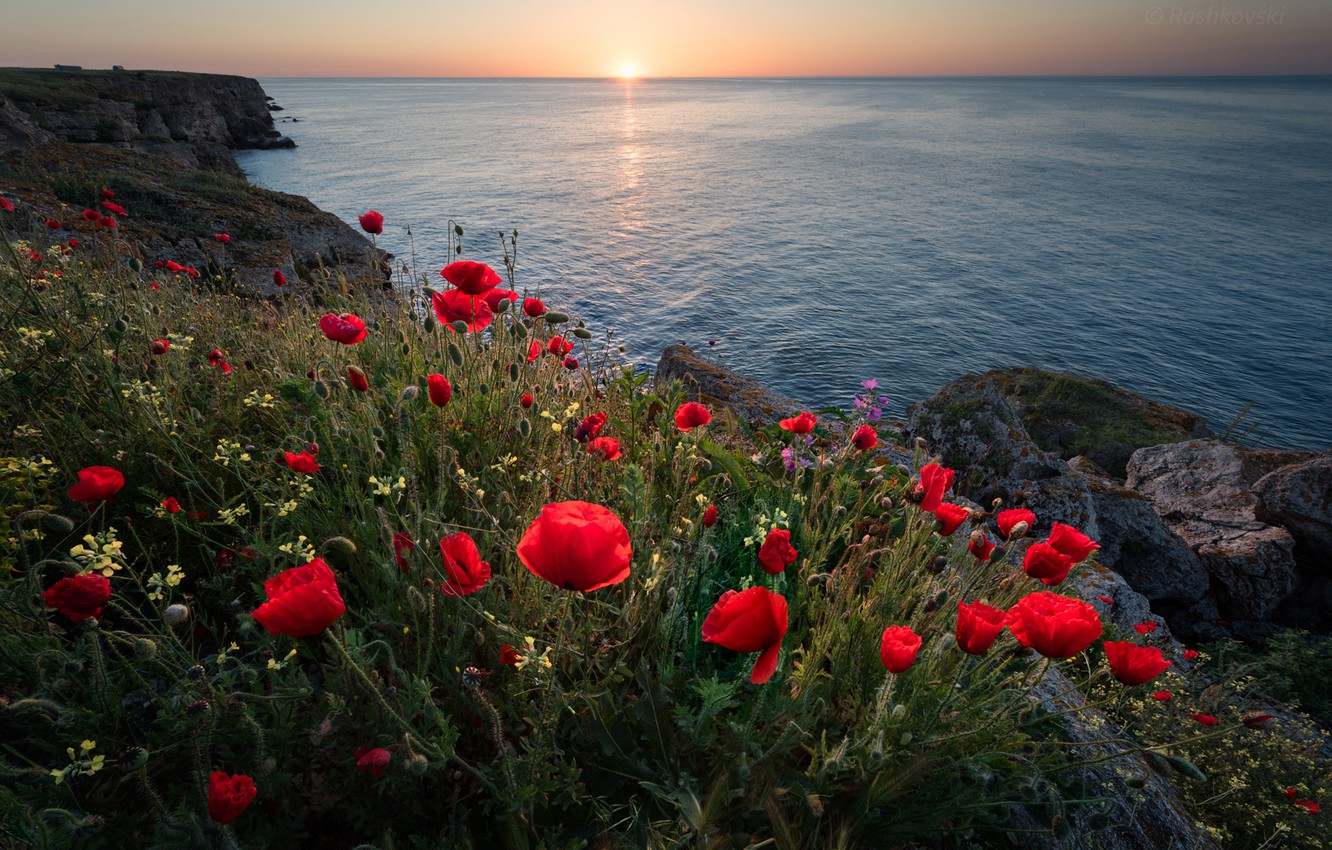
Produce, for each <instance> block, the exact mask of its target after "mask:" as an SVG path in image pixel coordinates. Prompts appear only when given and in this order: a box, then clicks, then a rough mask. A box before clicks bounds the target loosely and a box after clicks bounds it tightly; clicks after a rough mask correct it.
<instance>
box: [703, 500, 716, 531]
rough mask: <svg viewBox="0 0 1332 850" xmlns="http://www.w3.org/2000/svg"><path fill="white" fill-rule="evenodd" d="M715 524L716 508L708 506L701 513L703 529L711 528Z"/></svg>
mask: <svg viewBox="0 0 1332 850" xmlns="http://www.w3.org/2000/svg"><path fill="white" fill-rule="evenodd" d="M716 524H717V506H716V505H708V509H707V510H706V511H704V512H703V527H704V528H712V527H713V526H714V525H716Z"/></svg>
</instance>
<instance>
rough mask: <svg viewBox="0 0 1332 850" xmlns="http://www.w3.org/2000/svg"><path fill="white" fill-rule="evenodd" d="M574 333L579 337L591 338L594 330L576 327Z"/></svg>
mask: <svg viewBox="0 0 1332 850" xmlns="http://www.w3.org/2000/svg"><path fill="white" fill-rule="evenodd" d="M573 335H574V336H576V337H578V338H579V339H591V338H592V332H591V331H590V330H588V329H587V328H574V332H573Z"/></svg>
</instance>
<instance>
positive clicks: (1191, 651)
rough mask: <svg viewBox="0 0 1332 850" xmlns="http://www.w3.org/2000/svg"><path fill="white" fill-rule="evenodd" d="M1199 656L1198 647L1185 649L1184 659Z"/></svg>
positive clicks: (1190, 659) (1187, 659) (1188, 659)
mask: <svg viewBox="0 0 1332 850" xmlns="http://www.w3.org/2000/svg"><path fill="white" fill-rule="evenodd" d="M1197 657H1198V650H1196V649H1186V650H1184V660H1185V661H1192V660H1193V659H1195V658H1197Z"/></svg>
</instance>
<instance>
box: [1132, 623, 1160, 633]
mask: <svg viewBox="0 0 1332 850" xmlns="http://www.w3.org/2000/svg"><path fill="white" fill-rule="evenodd" d="M1133 631H1135V632H1137V633H1138V634H1140V635H1149V634H1151V633H1152V632H1154V631H1156V623H1134V624H1133Z"/></svg>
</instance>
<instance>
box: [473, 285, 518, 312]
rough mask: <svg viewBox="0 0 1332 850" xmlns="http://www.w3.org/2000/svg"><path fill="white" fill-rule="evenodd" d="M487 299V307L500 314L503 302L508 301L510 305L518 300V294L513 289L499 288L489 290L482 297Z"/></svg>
mask: <svg viewBox="0 0 1332 850" xmlns="http://www.w3.org/2000/svg"><path fill="white" fill-rule="evenodd" d="M481 297H482V298H484V299H486V305H487V306H488V307H490V309H491V310H493V311H496V312H498V311H499V305H500V302H501V301H508V302H509V303H510V304H512V303H513V302H515V301H517V300H518V293H516V292H514V291H513V290H512V289H500V288H499V287H498V286H497V287H495V288H494V289H491V290H488V291H487V292H485V294H483V295H482V296H481Z"/></svg>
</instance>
